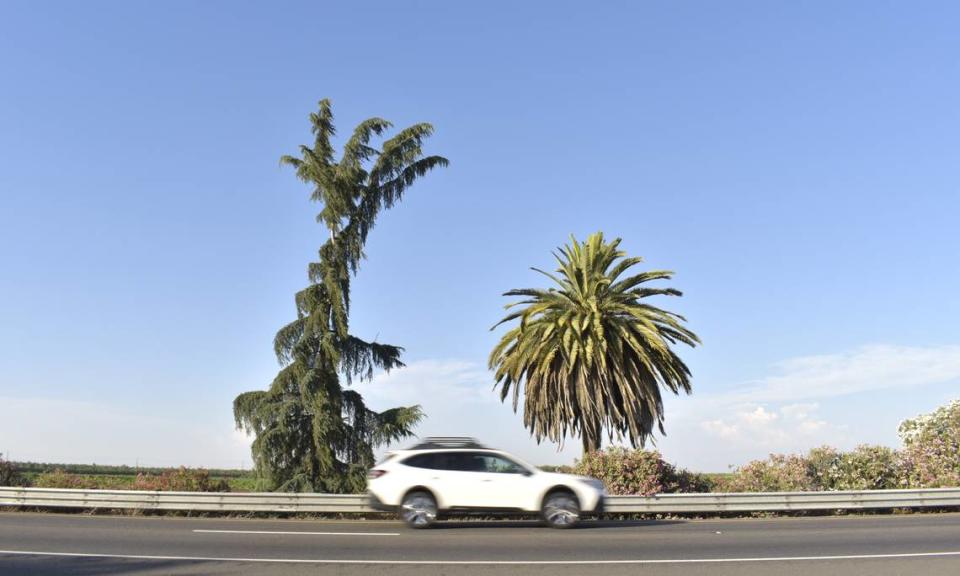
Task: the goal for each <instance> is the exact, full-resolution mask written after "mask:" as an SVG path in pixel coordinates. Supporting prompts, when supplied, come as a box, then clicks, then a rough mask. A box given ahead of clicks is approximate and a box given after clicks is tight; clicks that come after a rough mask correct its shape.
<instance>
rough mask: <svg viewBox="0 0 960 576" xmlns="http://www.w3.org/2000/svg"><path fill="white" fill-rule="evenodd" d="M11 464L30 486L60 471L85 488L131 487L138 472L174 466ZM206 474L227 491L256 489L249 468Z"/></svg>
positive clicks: (156, 472)
mask: <svg viewBox="0 0 960 576" xmlns="http://www.w3.org/2000/svg"><path fill="white" fill-rule="evenodd" d="M13 465H14V467H15V468H16V469H17V471H19V472H20V474H21V475H22V476H23V477H24V478H25V479H26V480H27V481H28V482H29V484H30V485H32V486H38V485H42V484H43V483H44V479H45V478H50V476H51V475H52V474H54V473H58V472H62V473H63V474H65V475H68V476H70V477H71V479H76V480H77V482H78V483H82V484H83V485H84V486H85V487H88V488H98V489H104V490H132V489H134V488H135V487H134V484H135V482H136V480H137V476H138V475H144V476H148V477H153V476H161V475H163V474H169V473H176V472H177V471H179V470H180V468H177V467H171V468H161V467H143V466H141V467H135V466H105V465H102V464H61V463H50V462H13ZM204 470H205V471H206V472H207V473H209V475H210V480H212V481H214V482H217V481H221V480H222V481H224V482H226V483H227V485H228V486H229V487H230V491H231V492H253V491H256V489H257V479H256V477H255V476H254V474H253V472H252V471H250V470H240V469H230V468H208V469H204Z"/></svg>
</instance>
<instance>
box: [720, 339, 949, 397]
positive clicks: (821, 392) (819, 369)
mask: <svg viewBox="0 0 960 576" xmlns="http://www.w3.org/2000/svg"><path fill="white" fill-rule="evenodd" d="M774 368H775V370H776V372H777V373H776V374H774V375H772V376H768V377H766V378H764V379H762V380H760V381H759V382H756V383H753V384H749V385H747V386H744V387H742V388H740V389H738V390H736V391H734V392H732V393H730V394H729V396H730V398H731V399H742V400H749V401H753V402H785V401H794V400H804V399H811V398H833V397H837V396H845V395H847V394H856V393H860V392H869V391H873V390H890V389H894V388H915V387H919V386H925V385H929V384H938V383H943V382H950V381H953V380H957V379H960V346H938V347H930V348H921V347H911V346H889V345H870V346H862V347H860V348H857V349H855V350H852V351H850V352H846V353H842V354H824V355H819V356H801V357H797V358H791V359H788V360H785V361H783V362H780V363H779V364H777V365H776V366H775V367H774Z"/></svg>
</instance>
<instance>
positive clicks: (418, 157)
mask: <svg viewBox="0 0 960 576" xmlns="http://www.w3.org/2000/svg"><path fill="white" fill-rule="evenodd" d="M310 122H311V124H312V129H313V134H314V136H315V141H314V145H313V147H312V148H310V147H308V146H301V147H300V155H299V156H297V157H294V156H284V157H283V158H281V159H280V162H281V164H283V165H287V166H291V167H292V168H293V169H294V170H296V174H297V177H298V178H299V179H300V180H302V181H303V182H305V183H307V184H308V185H310V186H311V187H312V188H313V192H312V195H311V199H312V200H314V201H315V202H320V203H321V204H322V205H323V209H322V210H321V211H320V213H319V214H318V215H317V221H318V222H320V223H322V224H323V225H325V226H326V228H327V230H328V231H329V239H328V240H327V241H326V242H325V243H324V244H323V246H321V248H320V257H319V260H318V261H317V262H312V263H310V264H309V267H308V276H309V280H310V285H309V286H307V287H306V288H305V289H303V290H302V291H300V292H299V293H297V295H296V308H297V318H296V320H294V321H293V322H291V323H290V324H287V325H286V326H284V327H283V328H281V329H280V331H279V332H277V335H276V338H275V339H274V351H275V352H276V355H277V358H278V360H279V362H280V364H281V366H282V368H281V370H280V372H279V373H278V374H277V376H276V378H275V379H274V381H273V383H272V384H271V385H270V388H269V389H268V390H266V391H254V392H247V393H244V394H241V395H239V396H237V398H236V399H235V400H234V403H233V411H234V417H235V419H236V423H237V427H238V428H240V429H243V430H245V431H246V432H247V433H251V434H254V435H255V439H254V441H253V445H252V452H253V459H254V464H255V467H256V469H257V473H258V474H259V475H260V476H261V478H262V479H263V480H264V481H265V483H266V485H267V486H269V487H270V488H271V489H274V490H280V491H290V492H293V491H314V492H330V493H347V492H357V491H360V490H362V489H363V488H364V484H365V477H366V471H367V469H369V468H370V467H371V466H372V465H373V464H374V460H373V448H374V447H376V446H379V445H383V444H385V443H388V442H391V441H394V440H398V439H401V438H405V437H408V436H410V435H411V434H412V429H413V427H414V426H415V425H416V424H417V422H419V421H420V420H421V418H422V417H423V413H422V411H421V410H420V407H419V406H407V407H399V408H393V409H390V410H386V411H384V412H376V411H373V410H371V409H370V408H368V407H367V406H366V404H365V403H364V401H363V398H362V397H361V395H360V394H358V393H357V392H356V391H354V390H350V389H345V388H344V386H343V385H342V382H344V383H345V384H347V385H348V386H349V384H350V383H351V382H352V381H353V380H354V379H359V380H367V379H369V378H371V377H372V376H373V373H374V370H376V369H380V370H386V371H389V370H391V369H393V368H398V367H401V366H403V363H402V362H400V353H401V351H402V348H400V347H398V346H390V345H387V344H379V343H376V342H368V341H366V340H362V339H360V338H357V337H355V336H352V335H350V334H349V332H348V319H349V313H350V280H351V276H352V275H355V274H356V272H357V270H358V268H359V265H360V261H361V260H362V259H363V258H364V253H363V248H364V245H365V243H366V240H367V235H368V234H369V232H370V230H371V229H372V228H373V226H374V223H375V221H376V218H377V216H378V215H379V214H380V212H381V211H382V210H384V209H388V208H391V207H393V205H394V204H395V203H397V202H399V201H400V200H401V199H402V197H403V194H404V192H406V190H407V188H409V187H410V186H411V185H412V184H413V183H414V181H416V179H417V178H419V177H420V176H423V175H424V174H426V173H427V172H429V171H430V170H432V169H433V168H436V167H442V166H446V165H447V163H448V162H447V159H446V158H443V157H440V156H424V154H423V150H422V145H423V142H424V140H425V139H426V138H428V137H429V136H430V135H431V134H432V132H433V127H432V126H431V125H430V124H415V125H413V126H410V127H408V128H405V129H403V130H401V131H400V132H399V133H398V134H397V135H396V136H393V137H392V138H389V139H387V140H385V141H383V143H382V145H381V147H380V148H379V149H377V148H376V147H374V145H373V144H372V143H371V140H372V139H373V138H374V137H377V136H381V135H383V134H384V133H385V132H386V131H387V130H388V129H389V128H390V127H391V124H390V122H387V121H386V120H383V119H381V118H370V119H368V120H365V121H363V122H361V123H360V124H359V125H358V126H357V127H356V129H355V130H354V132H353V134H352V135H351V137H350V139H349V140H348V141H347V142H346V144H345V145H344V148H343V153H342V156H341V158H340V160H339V162H338V161H335V159H334V153H335V151H334V148H333V145H332V144H331V138H333V137H334V135H335V134H336V129H335V128H334V124H333V114H332V112H331V109H330V102H329V101H328V100H321V101H320V108H319V111H318V112H316V113H313V114H311V115H310Z"/></svg>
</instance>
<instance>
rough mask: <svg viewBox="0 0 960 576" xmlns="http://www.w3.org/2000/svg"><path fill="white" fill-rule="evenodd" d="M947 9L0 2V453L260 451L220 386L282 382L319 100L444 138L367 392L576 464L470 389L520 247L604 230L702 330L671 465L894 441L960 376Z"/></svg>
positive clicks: (482, 380)
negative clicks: (387, 361)
mask: <svg viewBox="0 0 960 576" xmlns="http://www.w3.org/2000/svg"><path fill="white" fill-rule="evenodd" d="M958 20H960V7H958V6H957V5H956V4H954V3H951V2H942V3H937V2H925V3H922V4H908V3H894V2H825V1H824V2H804V3H799V2H726V3H715V2H608V3H600V4H597V3H587V2H580V3H568V2H542V3H536V2H527V3H513V2H501V3H498V2H474V3H469V4H468V3H464V2H403V3H397V2H382V3H373V2H363V3H359V2H353V3H348V2H343V3H319V2H303V3H291V2H285V3H276V4H275V3H266V2H264V3H259V4H254V3H240V2H159V3H147V2H116V3H106V2H84V3H75V2H62V3H51V2H7V3H4V4H3V6H2V8H0V264H2V270H3V272H2V274H0V401H2V403H3V404H5V405H6V408H0V410H2V412H4V415H3V417H0V451H7V452H11V453H12V456H13V457H14V458H23V459H33V460H61V461H63V460H74V461H97V462H129V463H132V462H133V461H134V460H135V459H139V460H140V461H141V462H149V463H156V464H179V463H185V464H193V465H200V464H204V465H210V466H215V465H218V466H231V465H233V466H235V465H239V464H240V463H241V461H242V460H243V459H244V458H246V462H247V465H249V456H248V455H247V451H246V448H245V446H244V445H243V441H242V438H239V437H238V436H237V435H236V434H233V433H232V417H231V412H230V403H231V401H232V399H233V397H234V396H235V395H236V394H237V393H239V392H243V391H246V390H252V389H257V388H265V387H266V386H267V385H268V384H269V381H270V380H271V379H272V376H273V374H274V372H275V371H276V361H275V359H274V358H273V355H272V351H271V342H272V338H273V334H274V332H275V331H276V329H277V328H278V327H280V326H281V325H283V324H284V323H286V322H287V321H289V320H290V319H291V318H292V315H293V313H294V311H293V304H292V295H293V293H294V292H295V291H296V290H298V289H300V288H302V287H303V286H304V284H305V282H306V276H305V269H306V264H307V262H308V261H309V260H310V259H312V258H313V257H314V256H315V254H316V249H317V248H318V247H319V245H320V244H321V242H322V241H323V231H322V230H321V229H320V227H319V226H318V225H316V224H315V223H314V222H313V215H314V213H315V212H316V211H317V210H318V207H317V206H313V205H311V204H310V203H309V202H308V194H309V191H308V189H307V188H305V187H304V186H303V185H302V184H301V183H299V182H298V181H297V180H296V179H295V178H294V176H293V175H292V173H290V171H289V170H285V169H282V168H280V167H279V166H278V162H277V160H278V158H279V157H280V156H281V155H282V154H286V153H291V152H295V151H296V148H297V146H298V145H299V144H301V143H307V142H309V141H310V134H309V125H308V122H307V115H308V114H309V113H310V112H312V111H313V110H314V109H315V106H316V102H317V100H319V99H320V98H323V97H329V98H331V99H332V100H333V103H334V111H335V114H336V116H337V120H338V124H339V126H340V128H341V131H342V132H347V131H348V130H349V129H351V128H352V126H353V125H354V124H355V123H356V122H358V121H360V120H362V119H363V118H366V117H368V116H373V115H378V116H383V117H385V118H388V119H390V120H392V121H393V122H394V123H395V124H397V125H398V126H401V125H405V124H408V123H412V122H416V121H429V122H432V123H433V124H434V125H435V127H436V130H437V131H436V135H435V137H434V138H432V140H431V141H430V151H431V152H435V153H440V154H443V155H445V156H447V157H448V158H450V160H451V165H450V167H449V168H448V169H446V170H444V171H440V172H435V173H433V174H431V175H430V176H429V177H427V178H425V179H424V180H423V181H421V182H420V183H419V184H417V185H416V186H415V187H414V188H413V189H412V190H411V192H410V193H409V195H408V196H407V197H406V198H405V199H404V201H403V203H402V204H400V205H399V206H398V207H397V208H396V209H394V210H393V211H391V212H388V213H386V214H384V215H383V217H382V218H381V220H380V222H379V223H378V225H377V228H376V229H375V231H374V233H373V234H372V236H371V238H370V242H369V245H368V257H369V260H368V262H367V263H366V264H365V265H364V268H363V269H362V270H361V273H360V275H359V277H358V278H357V279H356V281H355V292H354V306H355V308H354V312H353V317H352V328H353V330H354V332H355V333H357V334H358V335H360V336H364V337H371V338H372V337H374V336H378V338H379V339H380V340H381V341H385V342H389V343H395V344H400V345H403V346H404V347H405V348H406V349H407V354H406V357H405V359H406V361H407V362H408V363H409V364H410V365H411V366H410V368H409V369H408V371H407V373H406V374H405V375H404V374H402V373H396V374H392V375H391V376H390V377H389V378H387V379H380V380H378V382H375V383H374V384H371V385H368V386H366V387H365V388H364V389H365V390H366V391H367V392H368V393H369V395H370V398H371V401H372V402H374V403H380V404H381V405H380V406H378V407H381V408H386V407H389V406H390V402H392V401H409V400H410V399H413V400H418V399H424V400H423V401H424V404H425V406H426V408H427V409H428V412H430V415H431V419H430V420H429V421H428V422H427V423H426V424H425V425H424V427H423V429H422V431H423V432H424V433H447V434H456V433H470V434H475V435H478V436H481V437H484V438H489V439H492V440H493V442H494V443H497V444H500V445H503V446H504V447H506V448H509V449H513V450H516V451H517V452H519V453H521V454H522V455H525V456H527V457H528V458H530V459H533V460H539V461H543V462H548V461H569V460H570V459H572V458H573V457H575V456H576V450H575V449H568V450H567V451H565V452H563V453H557V452H556V450H555V448H554V447H552V446H541V447H539V448H536V447H534V446H533V444H532V443H531V442H530V441H529V440H527V436H526V433H525V431H524V430H523V429H522V427H521V426H520V424H519V422H518V420H517V419H516V418H513V417H512V416H510V414H509V409H508V408H507V407H506V406H501V405H499V404H497V403H493V402H490V401H489V400H490V399H491V398H492V393H491V392H490V391H489V388H490V386H491V384H492V380H491V379H490V377H489V374H488V373H487V372H486V371H485V362H486V355H487V352H488V351H489V349H490V347H491V346H492V345H493V343H494V342H495V339H496V338H497V333H491V332H489V331H488V328H489V327H490V326H491V325H492V324H493V323H494V322H495V321H496V320H497V319H498V318H499V317H500V315H501V312H502V311H501V306H502V304H504V303H505V299H504V298H502V297H501V296H500V294H501V293H502V292H503V291H505V290H507V289H510V288H513V287H521V286H528V285H537V284H539V283H540V282H541V280H540V278H539V277H538V276H537V275H535V274H534V273H532V272H530V271H529V270H528V267H529V266H534V265H536V266H550V265H551V264H552V262H551V259H550V256H549V251H550V250H551V249H552V248H554V247H555V246H557V245H559V244H561V243H563V242H564V241H565V240H566V239H567V238H568V236H569V235H570V234H571V233H573V234H576V235H577V236H579V237H584V236H586V235H587V234H589V233H590V232H593V231H596V230H603V231H604V232H605V233H606V234H608V235H611V236H620V237H622V238H623V246H624V248H625V249H627V250H628V251H629V252H631V253H633V254H637V255H642V256H644V257H645V258H646V259H647V261H648V262H649V265H650V266H652V267H657V268H660V267H666V268H670V269H673V270H675V271H676V272H677V275H676V278H675V280H674V281H673V283H672V284H673V285H674V286H675V287H677V288H680V289H682V290H683V291H684V292H685V296H684V297H683V298H682V299H680V300H676V301H671V302H670V303H669V305H670V306H673V307H674V308H675V309H677V310H678V311H680V312H682V313H684V314H686V315H687V316H688V317H689V320H690V326H691V327H692V328H693V329H694V330H696V331H697V332H698V333H699V334H700V336H701V337H702V339H703V342H704V344H703V346H702V347H701V348H698V349H697V350H695V351H686V350H685V351H683V354H684V357H685V358H686V359H687V360H688V361H689V363H690V365H691V367H692V369H693V371H694V388H695V394H694V396H692V397H690V398H681V399H678V400H676V401H675V402H671V403H670V404H669V406H668V408H669V412H668V414H667V418H668V421H667V424H668V433H669V436H668V438H667V439H663V440H661V441H660V443H659V446H660V448H661V449H662V450H663V451H664V453H665V454H666V456H667V457H668V459H670V460H672V461H675V462H678V463H679V464H681V465H686V466H690V467H694V468H700V469H723V468H724V467H726V466H727V465H729V464H735V463H739V462H743V461H745V460H746V459H748V458H752V457H756V456H762V455H763V454H765V453H766V452H768V451H784V450H798V449H803V448H805V447H809V446H810V445H813V444H815V443H822V442H829V443H833V444H838V445H841V446H852V445H854V444H856V443H859V442H882V443H887V444H893V443H895V442H896V436H895V430H896V426H897V423H898V421H899V420H900V419H902V418H905V417H909V416H913V415H915V414H917V413H919V412H924V411H929V410H930V409H932V408H934V407H936V406H937V405H938V404H941V403H943V402H945V401H946V400H947V399H950V398H953V397H955V396H957V395H958V393H957V389H958V384H960V334H958V330H957V325H958V322H960V304H958V297H957V295H958V293H960V250H958V238H960V233H958V230H957V222H958V218H960V190H958V184H960V162H958V157H960V156H958V154H960V105H958V102H960V59H958V54H960V39H958V35H957V33H956V23H957V22H958ZM388 384H389V386H388ZM445 389H446V392H445V391H444V390H445ZM451 390H452V391H454V392H453V393H450V391H451ZM454 427H459V428H462V429H451V428H454ZM573 448H575V443H574V446H573Z"/></svg>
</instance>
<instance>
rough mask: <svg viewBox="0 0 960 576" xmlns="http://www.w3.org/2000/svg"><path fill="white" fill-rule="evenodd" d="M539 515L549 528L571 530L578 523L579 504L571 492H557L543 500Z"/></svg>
mask: <svg viewBox="0 0 960 576" xmlns="http://www.w3.org/2000/svg"><path fill="white" fill-rule="evenodd" d="M541 514H542V516H543V520H544V522H546V523H547V526H550V527H551V528H573V527H574V526H576V525H577V522H579V521H580V503H579V502H578V501H577V497H576V496H575V495H574V494H573V492H569V491H567V490H558V491H556V492H551V493H550V494H547V497H546V498H544V499H543V508H542V510H541Z"/></svg>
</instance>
